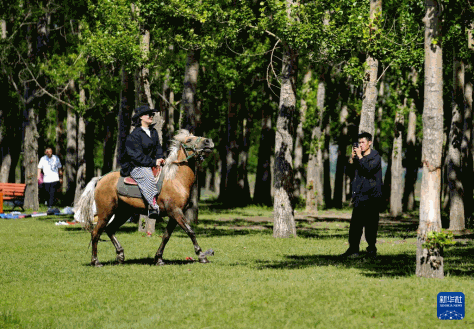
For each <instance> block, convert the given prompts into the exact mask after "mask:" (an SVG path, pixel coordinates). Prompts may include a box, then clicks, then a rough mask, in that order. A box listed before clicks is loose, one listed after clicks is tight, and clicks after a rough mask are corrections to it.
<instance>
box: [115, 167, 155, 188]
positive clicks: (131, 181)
mask: <svg viewBox="0 0 474 329" xmlns="http://www.w3.org/2000/svg"><path fill="white" fill-rule="evenodd" d="M151 171H152V172H153V177H155V179H156V177H158V176H159V175H160V173H161V166H155V167H151ZM123 182H124V183H125V184H128V185H138V183H137V182H136V181H135V180H134V179H133V178H132V177H130V176H127V177H124V178H123Z"/></svg>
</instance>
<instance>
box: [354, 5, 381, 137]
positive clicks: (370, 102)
mask: <svg viewBox="0 0 474 329" xmlns="http://www.w3.org/2000/svg"><path fill="white" fill-rule="evenodd" d="M381 15H382V0H370V17H369V19H370V25H369V29H370V31H371V32H372V33H375V32H376V31H377V29H378V27H377V25H378V24H379V22H380V18H381ZM366 64H367V69H366V71H365V79H364V96H363V98H362V113H361V117H360V125H359V132H362V131H365V132H368V133H370V134H371V135H372V136H374V133H375V128H374V124H375V106H376V103H377V93H378V91H377V80H378V79H377V77H378V67H379V62H378V60H377V59H376V58H374V57H372V56H371V55H368V56H367V60H366Z"/></svg>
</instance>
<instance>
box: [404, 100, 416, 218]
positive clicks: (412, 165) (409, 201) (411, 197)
mask: <svg viewBox="0 0 474 329" xmlns="http://www.w3.org/2000/svg"><path fill="white" fill-rule="evenodd" d="M405 161H406V165H405V167H406V175H405V188H404V192H403V193H404V194H403V204H404V206H405V210H408V211H411V210H413V209H414V208H415V184H416V180H417V177H418V162H417V161H416V109H415V100H413V101H412V105H411V107H410V112H409V113H408V129H407V150H406V157H405Z"/></svg>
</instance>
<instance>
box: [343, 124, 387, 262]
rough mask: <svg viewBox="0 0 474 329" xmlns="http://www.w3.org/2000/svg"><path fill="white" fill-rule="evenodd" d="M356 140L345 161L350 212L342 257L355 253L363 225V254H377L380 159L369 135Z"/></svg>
mask: <svg viewBox="0 0 474 329" xmlns="http://www.w3.org/2000/svg"><path fill="white" fill-rule="evenodd" d="M358 140H359V143H358V145H354V147H353V149H352V156H351V158H350V160H349V163H351V164H352V165H353V167H354V181H353V182H352V203H353V204H354V209H353V211H352V218H351V225H350V228H349V249H347V251H346V252H345V253H343V254H342V255H341V257H342V258H347V257H350V258H354V257H357V256H359V244H360V239H361V237H362V229H363V228H364V227H365V239H366V241H367V243H368V244H369V246H368V247H367V256H368V257H369V258H372V259H373V258H375V257H376V256H377V248H376V247H375V243H376V242H377V229H378V224H379V205H380V201H381V196H382V159H381V157H380V154H379V152H377V151H376V150H372V149H371V145H372V135H371V134H369V133H367V132H362V133H360V134H359V135H358Z"/></svg>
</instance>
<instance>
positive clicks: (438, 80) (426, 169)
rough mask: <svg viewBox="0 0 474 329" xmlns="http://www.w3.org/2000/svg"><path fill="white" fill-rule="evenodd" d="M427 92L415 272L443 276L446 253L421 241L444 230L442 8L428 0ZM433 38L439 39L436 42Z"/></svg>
mask: <svg viewBox="0 0 474 329" xmlns="http://www.w3.org/2000/svg"><path fill="white" fill-rule="evenodd" d="M425 4H426V16H425V17H424V18H423V22H424V24H425V92H424V96H425V99H424V105H423V145H422V147H423V150H422V162H423V178H422V182H421V201H420V225H419V227H418V231H417V233H418V235H417V249H416V275H417V276H422V277H427V278H444V264H443V256H442V254H439V255H430V254H429V251H428V249H426V248H424V247H423V246H422V245H423V243H424V242H425V241H426V238H427V234H428V233H429V232H431V231H436V232H440V231H441V213H440V192H441V190H440V189H441V155H442V151H443V145H442V141H443V56H442V48H441V39H440V38H439V36H440V35H441V34H440V32H441V26H440V21H439V17H440V14H441V12H440V10H441V7H440V6H439V4H438V2H437V1H434V0H426V1H425ZM433 40H438V42H436V43H433Z"/></svg>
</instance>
